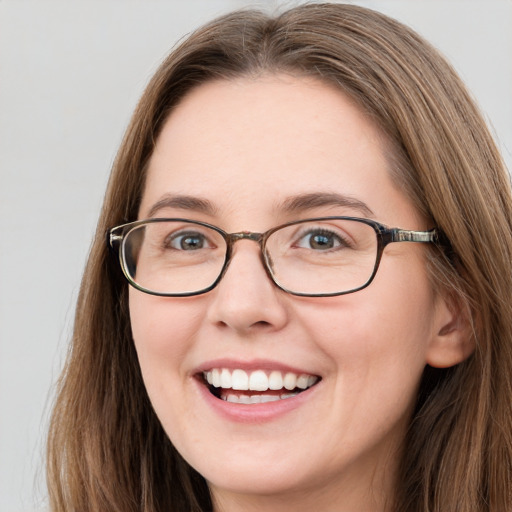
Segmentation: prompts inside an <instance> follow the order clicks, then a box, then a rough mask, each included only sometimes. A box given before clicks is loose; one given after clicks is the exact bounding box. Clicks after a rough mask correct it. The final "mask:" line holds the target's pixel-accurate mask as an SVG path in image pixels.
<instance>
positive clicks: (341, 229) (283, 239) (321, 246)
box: [265, 219, 378, 295]
mask: <svg viewBox="0 0 512 512" xmlns="http://www.w3.org/2000/svg"><path fill="white" fill-rule="evenodd" d="M377 246H378V242H377V236H376V233H375V230H374V229H373V227H372V226H370V225H368V224H365V223H364V222H359V221H355V220H346V219H326V220H321V221H306V222H301V223H298V224H293V225H291V226H286V227H283V228H281V229H279V230H277V231H275V232H274V233H272V235H270V236H269V238H268V240H267V244H266V251H265V252H266V254H265V257H266V259H267V262H268V265H269V267H270V270H271V272H272V275H273V276H274V279H275V281H276V282H277V283H278V284H279V285H280V286H281V287H283V288H284V289H286V290H288V291H290V292H292V293H300V294H308V295H327V294H339V293H343V292H349V291H353V290H356V289H358V288H361V287H362V286H364V285H365V284H366V283H367V282H368V281H369V280H370V278H371V277H372V274H373V272H374V268H375V263H376V260H377Z"/></svg>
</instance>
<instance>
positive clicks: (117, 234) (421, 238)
mask: <svg viewBox="0 0 512 512" xmlns="http://www.w3.org/2000/svg"><path fill="white" fill-rule="evenodd" d="M328 220H349V221H355V222H361V223H363V224H366V225H368V226H370V227H372V228H373V230H374V231H375V235H376V237H377V255H376V259H375V265H374V267H373V271H372V273H371V275H370V277H369V279H368V280H367V281H366V282H365V283H364V284H363V285H362V286H359V287H357V288H353V289H351V290H347V291H342V292H331V293H314V294H313V293H303V292H294V291H292V290H289V289H287V288H285V287H284V286H282V285H281V284H280V283H279V282H278V281H277V278H276V277H275V276H274V275H273V274H272V269H271V265H270V263H269V261H268V255H267V254H266V251H265V248H266V243H267V240H268V238H269V237H270V236H271V235H272V234H273V233H275V232H276V231H279V230H280V229H283V228H286V227H288V226H293V225H295V224H302V223H304V222H319V221H328ZM170 221H171V222H186V223H189V224H195V225H198V226H203V227H206V228H209V229H212V230H214V231H216V232H217V233H219V234H220V235H221V236H222V238H223V239H224V240H225V241H226V256H225V259H224V263H223V265H222V269H221V271H220V273H219V276H218V277H217V279H216V280H215V281H214V282H213V283H212V284H211V285H210V286H208V287H207V288H203V289H201V290H198V291H195V292H183V293H163V292H155V291H153V290H149V289H147V288H144V287H143V286H140V285H139V284H137V283H136V282H135V281H134V280H133V278H132V277H131V276H130V275H129V273H128V270H127V264H126V260H125V251H124V249H123V247H124V245H123V244H124V241H125V239H126V235H127V234H128V233H130V231H132V229H134V228H136V227H138V226H141V225H144V224H152V223H156V222H170ZM441 238H442V237H441V233H440V231H439V229H438V228H432V229H430V230H428V231H412V230H407V229H401V228H389V227H387V226H385V225H384V224H381V223H380V222H377V221H374V220H370V219H365V218H360V217H346V216H327V217H313V218H309V219H301V220H295V221H292V222H287V223H285V224H280V225H279V226H276V227H273V228H271V229H269V230H268V231H265V232H264V233H257V232H251V231H240V232H237V233H227V232H226V231H223V230H222V229H220V228H218V227H217V226H214V225H212V224H208V223H207V222H201V221H198V220H190V219H183V218H151V219H143V220H137V221H134V222H128V223H126V224H121V225H119V226H116V227H113V228H111V229H109V230H108V232H107V242H108V245H109V246H110V248H111V249H112V250H113V251H114V252H115V253H117V256H118V260H119V264H120V266H121V270H122V272H123V274H124V276H125V278H126V279H127V281H128V282H129V283H130V285H131V286H133V287H134V288H136V289H137V290H140V291H141V292H144V293H147V294H149V295H156V296H159V297H192V296H194V295H202V294H204V293H207V292H209V291H211V290H213V289H214V288H215V287H216V286H217V285H218V284H219V282H220V281H221V279H222V278H223V276H224V274H225V273H226V270H227V268H228V266H229V263H230V261H231V258H232V254H233V245H234V244H235V242H238V241H239V240H252V241H253V242H257V243H258V244H259V246H260V257H261V262H262V264H263V267H264V269H265V271H266V273H267V275H268V277H269V278H270V280H271V281H272V282H273V283H274V284H275V285H276V286H277V288H279V289H280V290H282V291H284V292H286V293H289V294H290V295H295V296H298V297H335V296H339V295H347V294H349V293H355V292H358V291H359V290H362V289H364V288H366V287H368V286H369V285H370V284H371V282H372V281H373V279H374V278H375V275H376V274H377V270H378V268H379V265H380V261H381V259H382V253H383V252H384V249H385V248H386V246H387V245H389V244H391V243H395V242H418V243H434V244H438V245H440V242H441Z"/></svg>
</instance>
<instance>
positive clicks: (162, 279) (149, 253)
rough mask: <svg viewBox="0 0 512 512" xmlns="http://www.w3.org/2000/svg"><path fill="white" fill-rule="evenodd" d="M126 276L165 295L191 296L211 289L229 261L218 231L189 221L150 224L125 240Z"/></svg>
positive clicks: (144, 225)
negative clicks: (226, 260) (226, 259)
mask: <svg viewBox="0 0 512 512" xmlns="http://www.w3.org/2000/svg"><path fill="white" fill-rule="evenodd" d="M122 258H123V265H124V269H125V272H126V273H127V275H128V277H129V278H130V279H131V280H132V281H133V282H135V284H137V285H138V286H139V287H141V288H143V289H145V290H147V291H150V292H154V293H161V294H176V295H179V294H190V293H195V292H198V291H201V290H204V289H206V288H208V287H210V286H211V285H212V284H213V283H214V282H215V280H216V279H217V278H218V277H219V275H220V273H221V271H222V267H223V265H224V261H225V258H226V242H225V240H224V238H223V237H222V235H221V234H220V233H218V232H217V231H215V230H214V229H211V228H208V227H206V226H202V225H201V224H196V223H194V222H187V221H157V222H148V223H145V224H141V225H139V226H136V227H134V228H132V229H131V230H130V231H129V232H128V233H127V234H126V235H125V237H124V241H123V246H122Z"/></svg>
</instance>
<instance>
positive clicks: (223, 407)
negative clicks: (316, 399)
mask: <svg viewBox="0 0 512 512" xmlns="http://www.w3.org/2000/svg"><path fill="white" fill-rule="evenodd" d="M196 382H197V385H198V387H199V392H200V394H201V396H202V398H203V399H204V400H205V402H206V403H207V404H208V406H209V407H211V408H212V409H213V410H214V411H215V412H216V413H217V414H220V415H221V416H223V417H224V418H226V419H228V420H229V421H235V422H239V423H261V422H264V421H272V420H274V419H277V418H279V417H280V416H283V415H285V414H287V413H289V412H291V411H294V410H295V409H298V408H299V407H301V406H302V405H303V404H304V403H305V402H307V401H308V400H309V399H310V398H311V397H312V395H313V394H314V393H315V390H316V388H317V387H318V384H315V385H314V386H312V387H310V388H308V389H306V390H305V391H302V392H300V393H299V394H298V395H296V396H293V397H290V398H284V399H281V400H276V401H275V402H266V403H262V404H237V403H233V402H227V401H225V400H222V399H220V398H217V397H216V396H214V395H212V393H210V391H209V389H208V387H207V386H206V385H205V384H204V382H203V381H202V380H200V379H196Z"/></svg>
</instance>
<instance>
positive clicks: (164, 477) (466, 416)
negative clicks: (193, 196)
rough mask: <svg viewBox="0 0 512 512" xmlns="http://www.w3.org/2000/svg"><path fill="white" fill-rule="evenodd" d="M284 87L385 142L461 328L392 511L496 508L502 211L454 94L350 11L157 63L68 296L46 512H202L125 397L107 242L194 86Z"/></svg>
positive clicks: (134, 383)
mask: <svg viewBox="0 0 512 512" xmlns="http://www.w3.org/2000/svg"><path fill="white" fill-rule="evenodd" d="M272 72H289V73H293V74H299V75H308V76H314V77H316V78H319V79H321V80H324V81H327V82H329V83H331V84H335V85H336V86H337V87H339V89H340V90H341V91H342V92H344V93H345V94H348V95H349V96H351V97H352V98H353V99H354V100H355V101H356V102H357V103H358V104H359V106H360V107H361V109H362V110H363V111H364V112H365V113H366V114H367V115H368V116H370V117H371V118H372V119H373V121H374V122H375V123H376V124H377V125H378V126H380V128H381V129H382V131H383V133H385V134H386V135H387V137H388V138H389V140H390V145H391V148H392V151H391V152H392V154H393V158H394V162H395V164H396V165H395V171H394V176H393V177H394V179H395V180H396V181H397V182H398V183H399V184H400V186H403V187H404V189H405V190H406V192H407V193H408V194H409V195H410V197H412V198H413V200H414V202H415V203H416V206H417V207H418V209H419V210H420V211H421V212H423V213H424V214H426V215H428V216H429V217H430V218H431V219H432V221H433V222H434V223H435V224H436V225H437V226H439V227H440V228H441V229H442V230H443V232H444V233H445V234H446V237H447V238H448V240H449V242H450V251H449V253H447V252H444V253H433V254H432V256H431V258H430V262H429V266H430V272H431V275H432V280H433V283H434V285H435V286H436V287H441V288H443V289H444V291H445V292H446V293H450V294H452V295H453V296H454V297H456V298H457V301H458V302H459V303H460V304H462V305H463V306H462V307H463V308H465V309H466V310H467V311H468V312H469V313H468V314H469V315H470V317H471V320H472V327H473V331H472V332H473V336H474V343H475V346H476V348H475V351H474V353H473V355H472V356H471V357H469V358H468V359H467V360H466V361H465V362H463V363H461V364H459V365H457V366H456V367H453V368H451V369H446V370H438V369H437V370H436V369H433V368H429V367H427V369H426V370H425V373H424V376H423V380H422V383H421V389H420V393H419V397H418V402H417V406H416V410H415V412H414V416H413V418H412V421H411V426H410V429H409V432H408V435H407V438H406V439H405V441H404V443H405V444H404V449H403V460H402V462H401V469H400V474H399V475H398V488H397V489H396V496H394V499H395V502H396V503H395V506H394V509H393V510H395V511H398V512H410V511H412V510H414V511H418V512H421V511H423V512H427V511H438V512H441V511H442V512H455V511H457V512H470V511H475V512H476V511H478V512H483V511H492V512H504V511H506V510H512V383H511V381H512V300H511V297H510V295H511V292H512V271H511V266H512V265H511V262H512V235H511V227H512V201H511V192H510V183H509V178H508V174H507V172H506V170H505V168H504V164H503V162H502V160H501V158H500V156H499V153H498V151H497V149H496V147H495V145H494V143H493V140H492V138H491V136H490V135H489V132H488V130H487V128H486V126H485V122H484V121H483V119H482V116H481V115H480V114H479V112H478V110H477V108H476V107H475V105H474V103H473V101H472V99H471V98H470V96H469V94H468V93H467V92H466V90H465V88H464V86H463V84H462V83H461V81H460V79H459V78H458V76H457V75H456V74H455V72H454V71H453V70H452V68H451V67H450V66H449V65H448V64H447V63H446V62H445V60H444V59H443V58H442V57H440V55H439V54H438V52H437V51H436V50H434V49H433V48H432V47H431V46H430V45H429V44H428V43H426V42H425V41H424V40H422V39H421V38H420V37H419V36H418V35H417V34H416V33H414V32H413V31H411V30H410V29H408V28H406V27H404V26H403V25H401V24H400V23H398V22H396V21H394V20H391V19H389V18H387V17H385V16H383V15H381V14H379V13H376V12H373V11H371V10H368V9H364V8H361V7H357V6H353V5H340V4H311V5H303V6H299V7H296V8H294V9H291V10H289V11H287V12H284V13H282V14H281V15H278V16H276V17H271V16H268V15H266V14H264V13H261V12H257V11H241V12H236V13H233V14H230V15H227V16H224V17H222V18H220V19H218V20H216V21H214V22H212V23H210V24H209V25H207V26H205V27H203V28H201V29H200V30H198V31H196V32H195V33H194V34H192V35H191V36H190V37H189V38H188V39H187V40H185V41H184V42H183V43H182V44H181V45H180V46H179V47H177V48H176V49H175V50H174V51H173V52H172V54H171V55H170V56H169V57H168V58H167V59H166V60H165V61H164V62H163V64H162V65H161V67H160V68H159V69H158V71H157V72H156V74H155V75H154V77H153V78H152V80H151V81H150V83H149V85H148V87H147V89H146V91H145V92H144V94H143V96H142V98H141V100H140V103H139V105H138V107H137V109H136V111H135V113H134V115H133V117H132V120H131V123H130V125H129V127H128V130H127V132H126V135H125V138H124V141H123V143H122V145H121V148H120V150H119V153H118V156H117V159H116V161H115V164H114V167H113V170H112V175H111V179H110V182H109V186H108V190H107V193H106V197H105V202H104V206H103V210H102V213H101V217H100V220H99V224H98V229H97V233H96V238H95V240H94V244H93V247H92V250H91V253H90V257H89V261H88V264H87V268H86V270H85V274H84V277H83V281H82V286H81V290H80V296H79V300H78V304H77V309H76V318H75V328H74V334H73V340H72V344H71V348H70V352H69V357H68V360H67V364H66V368H65V370H64V373H63V375H62V377H61V380H60V382H59V393H58V397H57V400H56V404H55V408H54V413H53V417H52V423H51V428H50V434H49V442H48V483H49V490H50V500H51V507H52V510H53V511H54V512H56V511H59V512H62V511H80V512H86V511H91V512H92V511H95V512H100V511H101V512H109V511H112V512H113V511H117V512H118V511H123V512H129V511H142V510H144V511H146V512H157V511H164V510H165V511H185V510H186V511H197V512H199V511H206V510H210V509H211V507H212V505H211V501H210V496H209V492H208V488H207V485H206V483H205V481H204V479H203V478H202V477H201V476H200V475H198V474H197V473H196V472H195V471H194V470H193V469H192V468H190V466H189V465H188V464H187V463H186V462H185V461H184V460H183V459H182V458H181V456H180V455H179V454H178V453H177V452H176V450H175V449H174V448H173V446H172V443H171V441H169V439H168V438H167V436H166V435H165V433H164V432H163V430H162V427H161V426H160V423H159V422H158V420H157V418H156V416H155V413H154V412H153V410H152V408H151V404H150V402H149V399H148V397H147V394H146V391H145V389H144V385H143V382H142V378H141V374H140V370H139V366H138V363H137V357H136V353H135V350H134V346H133V342H132V337H131V331H130V321H129V314H128V305H127V284H126V283H125V282H124V281H123V280H122V278H121V276H120V273H119V271H118V269H117V265H116V262H115V261H113V258H112V256H111V254H109V250H108V248H107V244H106V240H105V234H106V231H107V229H108V228H109V227H112V226H114V225H117V224H121V223H123V222H128V221H131V220H134V219H135V218H136V215H137V210H138V206H139V201H140V198H141V194H142V189H143V186H144V179H145V168H146V164H147V162H148V159H149V158H150V156H151V153H152V151H153V148H154V145H155V141H156V139H157V137H158V134H159V131H160V129H161V127H162V124H163V123H164V121H165V119H166V118H167V117H168V116H169V114H170V113H171V112H172V109H173V107H174V106H175V105H176V104H177V103H178V102H179V101H180V99H181V98H183V96H184V95H185V94H187V92H189V91H190V90H191V89H192V88H194V87H197V86H198V85H199V84H201V83H204V82H206V81H208V80H212V79H228V80H229V79H230V78H233V77H237V76H251V75H258V74H259V73H272Z"/></svg>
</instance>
